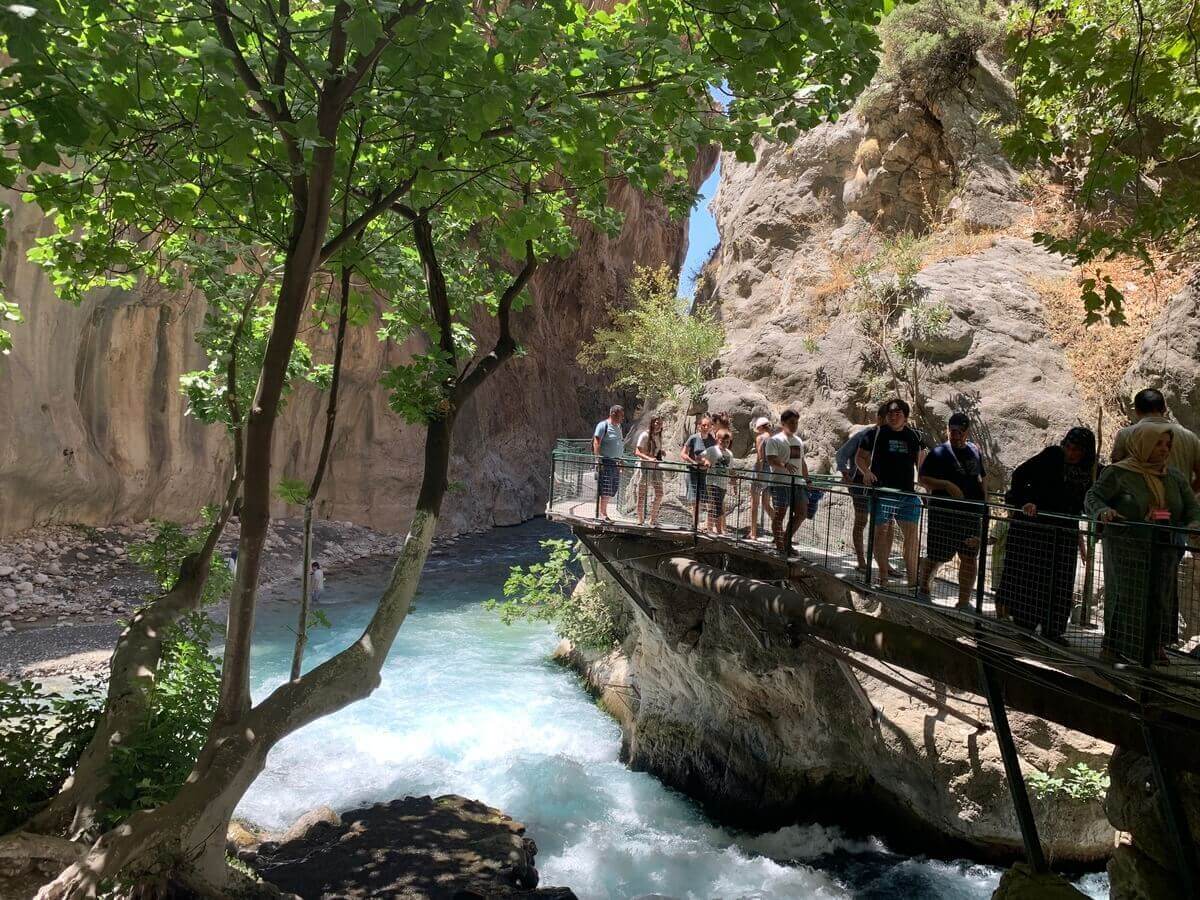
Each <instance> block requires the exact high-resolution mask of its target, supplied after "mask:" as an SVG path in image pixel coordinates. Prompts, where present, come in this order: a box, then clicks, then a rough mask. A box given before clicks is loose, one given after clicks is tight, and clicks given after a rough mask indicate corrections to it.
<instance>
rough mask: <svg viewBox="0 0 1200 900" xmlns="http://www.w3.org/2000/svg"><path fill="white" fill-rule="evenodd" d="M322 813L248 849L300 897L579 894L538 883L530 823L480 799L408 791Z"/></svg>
mask: <svg viewBox="0 0 1200 900" xmlns="http://www.w3.org/2000/svg"><path fill="white" fill-rule="evenodd" d="M316 812H318V813H319V814H318V815H317V816H316V819H315V821H313V822H312V824H310V825H309V826H308V828H307V829H306V830H305V831H304V832H303V834H301V835H299V836H295V837H292V838H290V839H287V840H284V841H282V842H280V843H274V842H268V843H264V844H262V845H260V846H259V848H258V849H257V851H253V850H252V851H249V852H244V853H243V854H242V857H243V859H246V860H248V861H249V862H250V863H251V865H252V866H253V867H254V869H255V870H256V871H257V872H258V873H259V874H260V875H261V876H262V877H263V878H264V879H265V880H267V881H269V882H271V883H272V884H274V885H276V886H277V887H279V888H280V890H283V891H287V892H291V893H294V894H296V895H297V896H299V897H301V898H303V900H318V898H320V900H334V898H337V900H366V898H380V900H382V898H413V900H417V898H430V900H433V898H437V900H442V898H450V897H454V898H463V900H467V898H476V897H482V898H500V897H516V896H520V897H538V898H550V900H573V898H574V896H575V895H574V894H573V893H572V892H571V891H570V890H568V889H566V888H538V887H537V885H538V873H537V869H536V868H534V860H535V857H536V855H537V846H536V845H535V844H534V842H533V841H532V840H530V839H529V838H528V837H527V836H526V835H525V826H524V825H522V824H521V823H519V822H514V821H513V820H512V819H510V818H509V817H508V816H506V815H504V813H502V812H501V811H500V810H498V809H493V808H492V807H490V806H487V805H485V804H483V803H480V802H479V801H477V800H468V799H466V798H465V797H457V796H454V795H445V796H441V797H406V798H404V799H402V800H393V801H392V802H390V803H376V804H375V805H373V806H369V807H363V808H361V809H354V810H350V811H348V812H345V813H343V814H342V815H341V816H340V817H338V821H337V822H336V823H335V822H331V821H330V817H329V815H328V814H327V813H326V812H325V811H323V810H321V811H316ZM304 818H307V817H302V820H301V821H303V819H304ZM297 824H299V822H298V823H297ZM295 830H297V829H296V828H295V826H293V829H292V831H295ZM289 833H291V832H289Z"/></svg>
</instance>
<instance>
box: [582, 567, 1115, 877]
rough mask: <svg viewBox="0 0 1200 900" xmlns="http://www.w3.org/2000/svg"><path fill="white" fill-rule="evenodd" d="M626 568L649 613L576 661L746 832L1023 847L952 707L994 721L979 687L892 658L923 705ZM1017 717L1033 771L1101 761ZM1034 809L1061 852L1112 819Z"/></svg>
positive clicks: (655, 754) (1097, 744)
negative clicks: (787, 829) (819, 831)
mask: <svg viewBox="0 0 1200 900" xmlns="http://www.w3.org/2000/svg"><path fill="white" fill-rule="evenodd" d="M624 571H625V574H626V576H627V577H629V578H630V579H631V581H632V582H633V583H634V584H636V585H637V586H638V587H639V588H640V589H641V590H642V591H643V597H644V598H645V599H646V600H647V601H648V602H649V604H650V606H651V608H652V610H653V619H650V618H647V617H646V616H645V615H644V614H642V613H641V612H640V611H637V610H636V608H635V607H633V606H632V604H628V608H629V618H628V619H627V623H626V626H627V628H628V634H627V636H626V637H625V639H624V640H623V642H622V644H621V647H620V651H619V652H617V653H614V654H610V655H607V656H604V657H597V658H590V657H589V656H588V655H587V654H578V653H576V654H573V655H572V657H571V661H572V662H573V664H574V665H576V666H577V667H579V668H581V669H582V671H584V672H585V674H586V675H587V677H588V678H589V680H590V682H591V683H592V686H593V688H594V689H595V690H596V691H597V692H598V693H599V694H600V695H601V697H602V699H604V700H605V703H606V705H608V706H615V707H616V708H614V709H613V712H614V713H615V714H616V715H617V718H618V721H619V722H620V724H621V727H622V731H623V733H624V738H625V754H626V757H627V759H628V762H629V764H630V765H631V766H632V767H633V768H636V769H643V770H645V771H649V772H651V773H652V774H654V775H656V776H657V777H659V778H661V779H662V780H663V781H665V782H666V783H667V784H670V785H672V786H674V787H676V788H678V789H679V790H682V791H684V792H685V793H687V794H689V795H690V796H692V797H695V798H697V799H698V800H700V801H702V802H703V803H705V804H706V805H707V806H708V807H709V808H710V809H711V810H712V811H713V812H714V813H715V814H716V815H717V816H719V818H720V819H721V820H722V821H731V822H734V823H736V824H739V825H742V826H744V827H747V828H750V829H753V830H764V829H770V828H775V827H780V826H783V825H787V824H792V823H794V822H797V821H808V820H814V819H818V820H820V821H822V822H840V823H844V824H846V825H848V826H850V827H853V828H861V829H863V830H864V831H868V832H870V833H873V834H879V835H881V836H882V837H884V839H885V840H886V841H887V842H888V843H889V844H890V845H891V846H893V847H894V848H895V849H897V850H902V851H907V852H914V853H925V854H931V855H943V854H944V855H957V854H967V855H970V856H974V857H976V858H982V859H987V860H994V861H1006V860H1010V859H1019V858H1021V856H1022V853H1023V848H1022V844H1021V838H1020V832H1019V830H1018V827H1017V822H1016V818H1015V815H1014V813H1013V808H1012V802H1011V799H1010V796H1009V792H1008V787H1007V782H1006V780H1005V776H1004V768H1003V762H1002V760H1001V758H1000V753H999V748H998V746H997V744H996V740H995V737H994V735H993V733H992V732H991V731H990V730H987V731H982V730H979V729H977V728H976V727H975V726H973V725H971V724H969V723H968V722H966V721H963V720H962V719H960V718H956V717H954V716H953V715H951V714H949V713H948V712H947V708H948V709H950V710H953V711H956V712H957V713H959V714H961V715H964V716H967V717H970V718H973V719H976V720H982V721H984V722H988V721H989V719H988V712H987V707H986V704H985V703H984V701H983V700H982V698H980V697H978V696H976V695H973V694H966V693H961V692H956V691H947V690H946V689H945V688H944V687H943V686H940V685H938V684H936V683H934V682H931V681H930V680H928V679H925V678H923V677H921V676H919V675H914V674H912V673H908V672H904V671H902V670H892V674H894V675H898V676H899V677H900V678H902V679H904V680H907V681H910V682H911V683H912V684H913V685H914V686H916V687H918V688H919V689H921V690H922V691H924V692H925V693H926V694H928V695H933V696H934V697H936V698H937V699H938V700H939V701H940V704H941V706H940V707H939V708H933V707H930V706H929V705H927V704H926V703H925V702H924V701H922V700H919V699H917V698H914V697H913V696H911V695H909V694H908V693H906V692H904V691H901V690H898V689H896V688H895V687H892V686H889V685H887V684H885V683H883V682H882V681H879V680H876V679H874V678H872V677H871V676H870V675H867V674H865V673H863V672H860V671H857V670H854V669H851V668H849V667H847V666H844V665H843V664H842V663H841V662H839V660H838V659H836V658H835V657H833V656H831V655H829V654H828V653H827V652H824V651H823V650H822V649H821V646H820V645H819V644H817V643H816V642H812V641H803V642H801V643H800V644H799V645H798V646H793V645H792V642H791V641H790V640H789V637H788V635H787V633H786V632H785V631H784V629H783V627H782V625H779V624H776V623H775V622H766V623H764V622H760V621H757V620H753V619H747V618H745V617H743V616H741V615H739V614H738V613H737V612H736V611H735V610H734V609H733V608H732V607H730V606H729V605H728V604H721V603H718V602H715V601H711V600H709V599H708V598H706V597H703V596H701V595H698V594H695V593H693V592H691V591H688V590H686V589H683V588H679V587H675V586H673V585H667V584H665V583H664V582H660V581H658V580H656V579H653V578H649V577H646V576H642V575H639V574H638V573H636V572H633V571H632V570H629V569H625V570H624ZM592 577H595V573H593V576H592ZM602 583H603V584H605V585H606V589H608V590H612V591H616V592H617V593H618V596H621V597H622V598H623V596H624V595H623V592H621V591H620V589H619V588H617V587H616V586H615V584H614V583H612V582H609V581H608V580H607V579H602ZM819 584H820V587H819V589H820V591H821V593H822V595H823V596H824V598H825V599H826V600H830V601H833V602H838V603H840V604H843V605H845V604H849V603H851V602H852V601H851V595H850V594H848V592H847V591H846V589H845V588H844V587H843V586H841V584H840V583H838V582H836V581H834V580H828V581H825V580H822V581H821V582H820V583H819ZM623 602H624V601H623ZM853 602H854V603H855V605H856V606H859V607H861V604H862V601H861V599H858V598H856V599H855V600H854V601H853ZM860 611H871V610H869V609H860ZM756 635H757V636H756ZM865 661H866V662H868V663H871V662H872V661H871V660H865ZM630 697H636V701H634V702H630V700H629V698H630ZM1011 723H1012V729H1013V733H1014V737H1015V739H1016V742H1017V747H1018V751H1019V753H1020V755H1021V758H1022V761H1023V763H1024V765H1025V766H1026V768H1027V771H1033V770H1034V769H1036V770H1040V771H1057V770H1059V769H1060V768H1061V767H1064V766H1070V765H1074V764H1075V763H1077V762H1086V763H1088V764H1089V765H1091V766H1092V767H1093V768H1098V769H1102V768H1103V766H1104V765H1105V764H1106V762H1107V759H1108V756H1109V754H1110V752H1111V747H1110V746H1109V745H1107V744H1104V743H1103V742H1101V741H1097V740H1095V739H1093V738H1090V737H1088V736H1086V735H1081V734H1078V733H1075V732H1070V731H1067V730H1066V729H1063V728H1060V727H1058V726H1056V725H1053V724H1050V723H1047V722H1045V721H1043V720H1041V719H1037V718H1034V717H1032V716H1025V715H1022V714H1016V713H1014V714H1012V716H1011ZM1035 813H1036V815H1037V817H1038V820H1039V827H1040V829H1041V832H1042V838H1043V841H1044V843H1045V846H1046V849H1047V853H1048V855H1050V856H1051V857H1052V858H1054V859H1056V860H1059V861H1075V862H1095V861H1098V860H1101V859H1104V858H1106V857H1107V856H1108V854H1109V853H1110V852H1111V851H1112V848H1113V846H1114V844H1115V837H1116V835H1115V831H1114V829H1113V827H1112V826H1111V825H1110V824H1109V823H1108V821H1107V820H1106V819H1105V814H1104V810H1103V808H1102V805H1101V804H1100V803H1098V802H1092V803H1077V802H1075V801H1065V800H1061V799H1057V800H1044V801H1037V802H1036V803H1035Z"/></svg>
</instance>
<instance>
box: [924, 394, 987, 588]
mask: <svg viewBox="0 0 1200 900" xmlns="http://www.w3.org/2000/svg"><path fill="white" fill-rule="evenodd" d="M970 436H971V420H970V419H969V418H967V416H966V414H964V413H960V412H956V413H954V415H952V416H951V417H950V422H949V424H948V425H947V428H946V442H945V443H943V444H939V445H938V446H936V447H934V448H933V450H931V451H930V452H929V454H928V455H927V456H926V457H925V461H924V462H922V463H921V471H920V473H919V477H920V479H921V485H922V486H923V487H924V488H925V489H926V490H928V491H929V493H930V495H931V497H930V501H929V533H928V539H927V541H926V548H925V554H926V555H925V558H924V559H923V560H921V578H920V593H919V594H918V596H920V597H922V598H926V599H927V598H928V597H929V587H930V582H931V581H932V579H933V575H934V573H935V572H937V570H938V567H939V566H940V565H942V564H943V563H947V562H949V561H950V560H952V559H954V557H955V556H957V557H958V609H963V610H966V609H970V608H971V590H972V588H974V586H975V573H976V571H978V570H977V564H978V560H979V541H980V537H981V534H980V531H981V528H982V525H983V523H982V519H981V517H980V514H981V513H982V511H983V506H982V504H983V502H984V501H985V500H986V499H987V492H986V491H985V489H984V486H983V479H984V476H985V474H986V473H985V472H984V469H983V456H982V454H981V453H980V452H979V448H978V447H976V446H975V445H974V444H972V443H971V442H970V440H969V438H970Z"/></svg>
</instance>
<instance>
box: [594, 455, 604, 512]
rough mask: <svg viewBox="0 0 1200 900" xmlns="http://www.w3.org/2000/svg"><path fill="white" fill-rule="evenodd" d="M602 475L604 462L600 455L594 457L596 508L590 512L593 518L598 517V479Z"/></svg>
mask: <svg viewBox="0 0 1200 900" xmlns="http://www.w3.org/2000/svg"><path fill="white" fill-rule="evenodd" d="M603 477H604V462H603V458H602V457H600V456H597V457H596V510H595V512H594V513H593V514H592V518H593V519H599V518H600V480H601V479H602V478H603Z"/></svg>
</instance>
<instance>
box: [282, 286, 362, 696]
mask: <svg viewBox="0 0 1200 900" xmlns="http://www.w3.org/2000/svg"><path fill="white" fill-rule="evenodd" d="M351 271H352V270H351V269H350V268H348V267H347V266H342V283H341V289H342V296H341V305H340V306H339V307H338V321H337V338H336V344H335V346H334V351H333V378H332V380H331V381H330V384H329V404H328V406H327V407H326V410H325V437H324V438H323V440H322V441H321V454H320V456H319V457H318V458H317V470H316V471H315V472H314V473H313V478H312V483H311V484H310V485H309V487H308V496H307V497H306V498H305V499H304V559H303V563H302V565H303V566H304V571H303V573H302V574H301V577H300V617H299V621H298V622H297V623H296V648H295V650H294V652H293V653H292V680H293V681H295V680H296V679H297V678H299V677H300V666H301V664H302V663H303V661H304V645H305V644H306V643H307V642H308V605H309V592H310V590H311V581H312V572H311V571H310V570H311V568H312V528H313V507H314V506H315V505H316V502H317V494H318V493H319V492H320V490H321V482H322V481H324V479H325V470H326V469H327V468H328V467H329V455H330V451H331V450H332V449H333V432H334V426H335V425H336V424H337V411H338V387H339V385H340V384H341V380H342V357H343V355H344V352H345V348H346V320H347V319H348V318H349V316H350V274H351Z"/></svg>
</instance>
